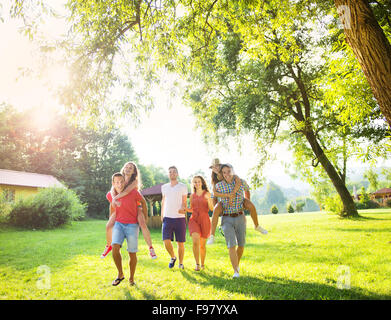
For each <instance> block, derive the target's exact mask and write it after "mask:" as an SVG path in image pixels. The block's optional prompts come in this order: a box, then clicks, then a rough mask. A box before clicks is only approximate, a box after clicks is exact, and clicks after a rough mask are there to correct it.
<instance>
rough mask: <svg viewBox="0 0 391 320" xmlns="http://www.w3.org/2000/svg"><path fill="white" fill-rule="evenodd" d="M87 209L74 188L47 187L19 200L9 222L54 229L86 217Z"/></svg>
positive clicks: (28, 226)
mask: <svg viewBox="0 0 391 320" xmlns="http://www.w3.org/2000/svg"><path fill="white" fill-rule="evenodd" d="M85 211H86V209H85V205H83V204H82V203H81V202H80V200H79V198H78V197H77V195H76V194H75V192H73V191H72V190H68V189H65V188H47V189H43V190H41V191H40V192H39V193H38V194H37V195H35V196H31V197H28V198H25V199H23V198H22V199H21V200H19V201H17V202H16V203H15V204H14V205H13V207H12V209H11V212H10V214H9V223H10V224H11V225H13V226H17V227H23V228H28V229H52V228H56V227H59V226H61V225H64V224H66V223H68V222H69V221H71V220H82V219H84V217H85Z"/></svg>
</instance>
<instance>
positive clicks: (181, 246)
mask: <svg viewBox="0 0 391 320" xmlns="http://www.w3.org/2000/svg"><path fill="white" fill-rule="evenodd" d="M177 244H178V257H179V264H183V257H184V256H185V243H184V242H177Z"/></svg>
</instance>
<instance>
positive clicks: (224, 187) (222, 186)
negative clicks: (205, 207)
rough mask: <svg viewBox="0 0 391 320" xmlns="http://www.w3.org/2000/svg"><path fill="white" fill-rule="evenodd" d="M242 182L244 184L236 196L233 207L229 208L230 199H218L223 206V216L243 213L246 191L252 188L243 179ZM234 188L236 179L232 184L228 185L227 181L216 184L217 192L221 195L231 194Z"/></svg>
mask: <svg viewBox="0 0 391 320" xmlns="http://www.w3.org/2000/svg"><path fill="white" fill-rule="evenodd" d="M240 181H241V183H242V184H241V186H240V188H239V190H238V192H237V193H236V195H235V198H234V200H233V204H232V206H229V198H220V197H218V198H217V199H218V200H219V201H221V204H222V205H223V214H232V213H238V212H240V211H243V200H244V191H249V190H250V188H249V186H248V184H247V182H246V181H244V180H243V179H240ZM234 188H235V179H233V181H232V183H227V182H226V181H225V180H222V181H220V182H219V183H217V184H216V191H217V192H219V193H231V192H232V191H233V189H234Z"/></svg>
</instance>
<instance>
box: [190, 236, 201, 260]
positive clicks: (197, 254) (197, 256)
mask: <svg viewBox="0 0 391 320" xmlns="http://www.w3.org/2000/svg"><path fill="white" fill-rule="evenodd" d="M191 237H192V239H193V254H194V259H195V261H196V264H200V234H199V233H197V232H193V233H192V234H191Z"/></svg>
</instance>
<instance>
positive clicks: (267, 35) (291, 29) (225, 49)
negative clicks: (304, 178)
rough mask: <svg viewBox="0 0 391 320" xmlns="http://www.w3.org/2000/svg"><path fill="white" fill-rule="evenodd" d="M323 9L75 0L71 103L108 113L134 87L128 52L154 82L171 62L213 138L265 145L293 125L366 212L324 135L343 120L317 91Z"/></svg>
mask: <svg viewBox="0 0 391 320" xmlns="http://www.w3.org/2000/svg"><path fill="white" fill-rule="evenodd" d="M314 3H315V2H314V1H288V0H284V1H264V2H260V1H249V0H247V1H244V0H243V1H217V0H215V1H190V0H188V1H187V0H182V1H141V0H135V1H132V2H129V1H116V2H111V1H99V2H96V1H92V0H91V1H80V0H70V1H69V2H68V7H69V8H70V10H71V12H72V17H71V21H73V26H72V29H73V30H74V31H76V32H77V33H76V34H75V35H74V36H73V39H77V40H78V41H77V43H76V45H74V46H73V47H72V50H73V52H75V53H76V54H75V55H74V57H75V59H73V66H74V67H75V69H74V71H75V72H74V76H75V79H74V80H75V81H73V83H74V84H75V85H74V86H71V87H70V89H69V88H68V90H66V94H65V95H64V101H65V102H66V103H67V104H68V105H70V106H71V107H72V108H73V110H76V112H82V111H83V110H87V111H88V112H90V113H93V114H94V113H95V114H99V113H100V112H102V111H104V107H105V106H107V105H109V104H108V103H107V100H106V98H107V96H109V95H110V89H111V88H112V87H113V86H114V85H115V84H118V83H120V84H125V86H127V87H132V88H133V87H134V83H132V82H131V81H128V82H126V81H123V79H124V78H123V77H121V75H123V72H121V71H119V69H118V68H117V69H116V67H115V66H116V59H117V58H120V59H122V61H124V62H125V63H124V64H123V65H124V66H125V67H126V68H127V67H128V64H126V58H130V57H131V56H130V55H127V54H126V51H125V50H124V48H129V47H131V48H132V49H133V50H134V51H138V53H139V54H138V56H137V58H136V60H135V61H136V62H137V64H136V66H137V68H138V69H139V70H138V71H140V72H142V73H143V74H144V75H147V76H148V79H154V74H153V71H154V69H153V68H152V67H153V66H158V67H162V66H164V67H165V68H166V69H168V70H174V71H176V72H179V73H181V74H182V75H183V76H185V77H187V79H188V80H189V82H190V83H192V84H194V85H195V88H196V89H198V91H197V90H193V92H191V93H190V94H189V95H188V97H189V101H190V103H192V104H193V107H194V108H193V109H194V112H195V114H196V115H197V116H198V117H199V119H201V120H204V123H205V121H210V123H209V124H208V125H206V126H205V130H206V132H208V130H212V131H215V132H216V131H219V130H220V129H225V130H231V131H229V132H231V133H234V134H237V133H238V132H239V131H241V130H250V131H251V132H252V133H253V134H254V136H255V137H256V138H257V139H258V140H259V141H262V142H263V143H264V142H266V143H272V142H274V141H275V139H276V137H278V134H277V133H278V130H279V128H280V125H281V124H282V123H283V124H284V123H285V122H286V121H288V123H289V125H290V126H291V127H292V130H293V133H294V134H298V135H301V136H302V137H303V138H304V139H305V140H306V142H307V143H308V144H309V146H310V148H311V150H312V152H313V155H314V161H315V162H317V163H320V164H321V165H322V167H323V168H324V170H325V172H327V175H328V176H329V178H330V179H331V181H332V182H333V184H334V186H335V189H336V190H337V192H338V194H339V195H340V196H341V199H342V201H343V202H344V214H347V215H356V214H357V211H356V210H355V207H354V204H353V201H352V199H351V196H350V194H349V192H348V191H347V189H346V186H345V183H344V177H343V176H342V175H341V174H340V173H339V172H338V170H337V169H336V168H335V166H334V165H333V164H332V162H331V161H330V159H328V157H327V155H326V153H325V147H324V146H323V144H322V139H321V138H320V132H321V131H322V130H325V129H326V128H327V130H330V128H332V127H331V126H330V124H331V123H335V121H336V117H335V115H333V114H331V115H330V113H326V112H324V111H325V110H329V109H328V108H329V106H328V105H325V104H322V92H321V91H322V90H320V88H319V87H318V86H317V85H316V81H317V79H319V77H320V76H322V74H324V72H325V68H324V67H323V66H322V65H320V64H319V63H316V59H314V58H313V57H314V56H316V57H320V56H319V52H317V50H316V45H315V43H316V41H314V40H315V39H316V38H317V37H318V36H319V35H316V33H315V32H314V28H313V25H312V26H311V23H312V24H314V23H315V19H314V17H315V16H316V15H317V14H320V13H321V11H320V10H321V9H323V7H319V8H317V7H315V6H313V4H314ZM140 40H141V41H140ZM319 43H320V42H319ZM311 50H312V51H311ZM118 53H122V55H118ZM124 58H125V59H124ZM311 60H312V61H311ZM117 62H118V61H117ZM125 70H126V69H125ZM122 71H123V70H122ZM125 78H126V77H125ZM144 88H145V87H144ZM139 97H140V96H139ZM142 97H145V96H142ZM141 100H143V99H139V102H140V103H141V102H142V101H141ZM137 105H138V104H136V103H129V102H127V103H125V104H122V110H125V111H131V112H134V110H135V109H137ZM78 110H81V111H78ZM201 124H202V123H201ZM333 128H334V127H333ZM220 131H221V130H220ZM218 133H219V132H218ZM262 147H264V145H262Z"/></svg>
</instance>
